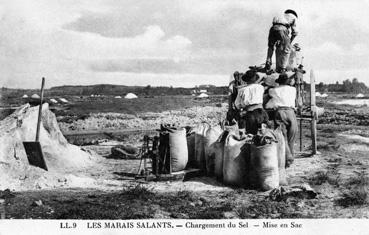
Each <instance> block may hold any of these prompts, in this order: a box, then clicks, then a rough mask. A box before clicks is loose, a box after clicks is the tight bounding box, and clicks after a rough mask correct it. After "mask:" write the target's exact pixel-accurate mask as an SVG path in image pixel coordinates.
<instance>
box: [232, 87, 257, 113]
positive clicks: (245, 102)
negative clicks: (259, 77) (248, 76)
mask: <svg viewBox="0 0 369 235" xmlns="http://www.w3.org/2000/svg"><path fill="white" fill-rule="evenodd" d="M263 94H264V87H263V86H262V85H260V84H250V85H247V86H245V87H242V88H240V89H239V90H238V94H237V98H236V100H235V102H234V104H235V106H236V108H237V109H241V108H245V107H247V106H249V105H254V104H262V103H263Z"/></svg>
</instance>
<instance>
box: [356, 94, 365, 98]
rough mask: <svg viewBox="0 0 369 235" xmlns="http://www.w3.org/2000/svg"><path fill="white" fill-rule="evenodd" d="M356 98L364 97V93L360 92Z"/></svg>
mask: <svg viewBox="0 0 369 235" xmlns="http://www.w3.org/2000/svg"><path fill="white" fill-rule="evenodd" d="M355 97H356V98H364V95H363V94H362V93H359V94H357V95H356V96H355Z"/></svg>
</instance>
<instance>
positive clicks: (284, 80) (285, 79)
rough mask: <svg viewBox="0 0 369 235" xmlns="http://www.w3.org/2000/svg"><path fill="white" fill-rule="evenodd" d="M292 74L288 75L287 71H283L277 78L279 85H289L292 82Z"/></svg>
mask: <svg viewBox="0 0 369 235" xmlns="http://www.w3.org/2000/svg"><path fill="white" fill-rule="evenodd" d="M291 79H292V76H291V77H290V76H288V74H287V73H281V74H280V75H279V77H278V78H277V79H276V80H275V82H276V83H278V84H279V85H289V84H290V83H291Z"/></svg>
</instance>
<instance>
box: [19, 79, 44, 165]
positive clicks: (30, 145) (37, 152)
mask: <svg viewBox="0 0 369 235" xmlns="http://www.w3.org/2000/svg"><path fill="white" fill-rule="evenodd" d="M44 85H45V78H42V84H41V96H40V106H39V109H38V118H37V129H36V141H34V142H32V141H28V142H23V146H24V149H25V150H26V154H27V158H28V162H29V164H30V165H33V166H37V167H40V168H42V169H45V170H47V166H46V162H45V159H44V155H43V153H42V149H41V145H40V142H39V135H40V124H41V112H42V99H43V96H44Z"/></svg>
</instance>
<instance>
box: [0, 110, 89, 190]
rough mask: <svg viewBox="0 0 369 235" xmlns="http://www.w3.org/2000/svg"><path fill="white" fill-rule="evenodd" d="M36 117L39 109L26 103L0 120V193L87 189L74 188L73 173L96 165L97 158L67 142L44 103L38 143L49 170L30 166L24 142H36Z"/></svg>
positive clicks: (75, 177) (82, 184) (75, 178)
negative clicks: (7, 190) (5, 190)
mask: <svg viewBox="0 0 369 235" xmlns="http://www.w3.org/2000/svg"><path fill="white" fill-rule="evenodd" d="M37 117H38V106H36V107H30V105H29V104H25V105H23V106H21V107H20V108H19V109H17V110H16V111H15V112H14V113H13V114H11V115H10V116H8V117H7V118H5V119H4V120H2V121H0V143H1V145H0V172H1V177H0V190H2V189H6V188H10V189H19V190H26V189H39V188H53V187H65V186H66V187H68V186H71V185H73V186H81V187H83V186H86V182H80V184H81V185H79V184H77V185H76V182H77V181H81V177H79V176H76V174H77V175H82V174H83V169H86V168H87V167H91V166H93V165H95V164H96V161H95V159H96V158H95V157H94V156H93V155H91V154H90V153H87V152H85V151H82V150H81V149H80V148H79V147H77V146H74V145H71V144H69V143H68V142H67V140H66V139H65V138H64V136H63V134H62V133H61V131H60V129H59V126H58V124H57V121H56V117H55V115H54V113H52V112H51V111H50V110H49V106H48V104H47V103H45V104H44V105H43V108H42V118H41V120H42V122H41V127H40V140H39V141H40V143H41V147H42V151H43V154H44V158H45V161H46V164H47V166H48V168H49V171H45V170H43V169H41V168H38V167H35V166H31V165H29V163H28V159H27V155H26V152H25V150H24V147H23V141H35V135H36V124H37ZM77 178H79V179H77ZM82 178H85V177H82ZM73 181H76V182H73ZM82 181H83V180H82ZM87 181H89V180H87Z"/></svg>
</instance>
